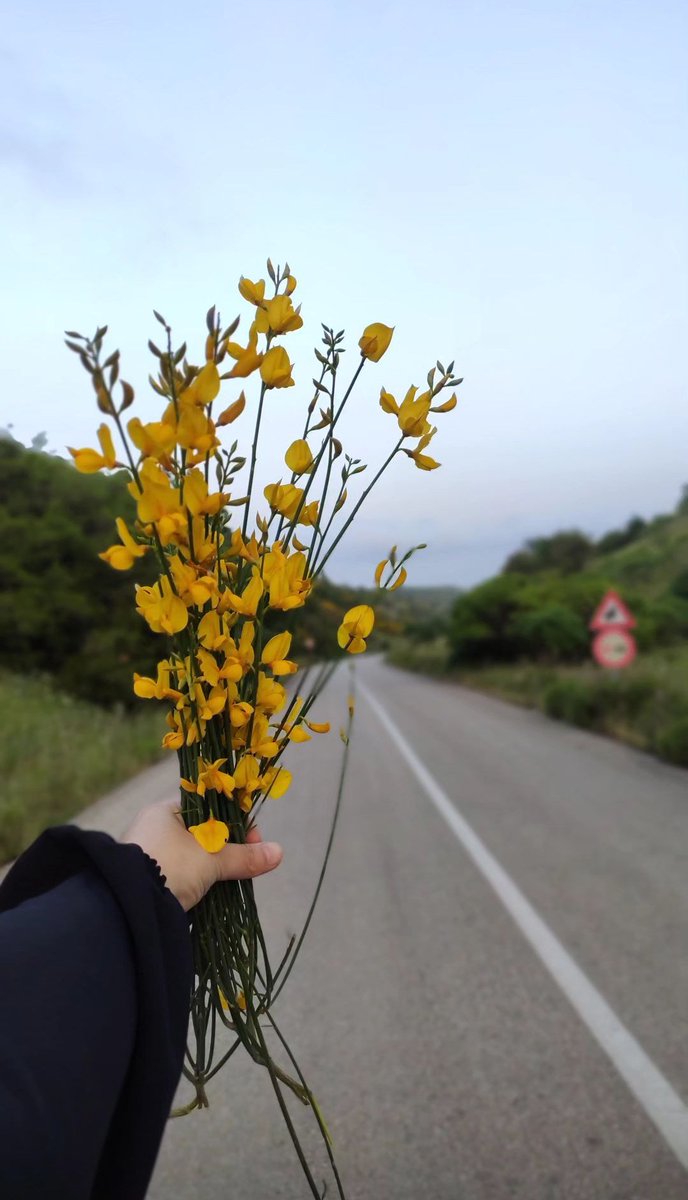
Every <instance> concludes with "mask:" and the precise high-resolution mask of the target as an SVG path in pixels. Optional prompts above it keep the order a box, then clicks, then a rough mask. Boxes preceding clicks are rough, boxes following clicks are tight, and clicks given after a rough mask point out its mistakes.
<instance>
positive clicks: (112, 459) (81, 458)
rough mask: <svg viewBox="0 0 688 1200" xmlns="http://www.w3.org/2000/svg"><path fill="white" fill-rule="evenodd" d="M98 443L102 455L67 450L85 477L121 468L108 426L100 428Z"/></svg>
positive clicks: (69, 448) (93, 452) (93, 451)
mask: <svg viewBox="0 0 688 1200" xmlns="http://www.w3.org/2000/svg"><path fill="white" fill-rule="evenodd" d="M98 441H99V442H100V449H101V450H102V454H99V453H98V451H97V450H89V449H88V448H86V449H83V450H73V449H72V447H71V446H68V447H67V449H68V450H69V453H70V454H71V456H72V458H73V459H74V466H75V467H76V469H77V471H81V473H82V474H83V475H93V474H94V473H95V472H96V471H103V470H108V471H112V470H113V468H114V467H117V466H119V463H118V462H117V457H116V455H115V447H114V445H113V443H112V434H111V433H110V430H109V428H108V426H107V425H100V426H99V427H98Z"/></svg>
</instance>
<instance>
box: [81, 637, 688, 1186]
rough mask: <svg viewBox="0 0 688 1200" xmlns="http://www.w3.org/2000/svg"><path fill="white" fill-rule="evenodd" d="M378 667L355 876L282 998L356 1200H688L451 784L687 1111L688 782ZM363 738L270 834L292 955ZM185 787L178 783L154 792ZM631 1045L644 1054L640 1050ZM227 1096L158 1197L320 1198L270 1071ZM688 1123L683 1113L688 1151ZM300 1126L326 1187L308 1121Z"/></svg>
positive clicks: (361, 784) (187, 1131)
mask: <svg viewBox="0 0 688 1200" xmlns="http://www.w3.org/2000/svg"><path fill="white" fill-rule="evenodd" d="M357 671H358V675H359V679H360V680H361V682H362V684H363V685H364V688H363V689H362V690H363V692H364V694H359V699H358V706H357V716H356V725H355V731H354V745H353V748H352V756H351V765H350V771H349V775H348V781H347V788H346V795H345V803H344V809H343V813H342V818H341V824H340V827H339V830H338V833H337V840H336V843H335V850H334V854H333V859H332V862H331V867H330V874H329V876H328V880H327V882H326V886H325V889H324V893H323V895H322V897H321V901H320V905H319V908H318V910H317V912H316V916H315V919H314V922H313V925H312V928H311V931H310V935H309V940H308V941H307V943H306V945H305V947H304V950H303V953H302V958H301V962H300V965H299V966H298V967H297V968H296V970H295V972H294V974H293V975H292V978H291V981H290V984H289V986H288V987H287V988H286V989H285V992H284V993H283V997H282V998H281V999H280V1001H279V1003H278V1006H277V1009H276V1016H277V1017H278V1018H280V1017H281V1023H282V1026H283V1028H284V1030H285V1032H286V1033H287V1035H288V1037H289V1038H290V1040H291V1042H292V1044H293V1048H294V1050H295V1052H296V1054H297V1057H298V1058H299V1060H300V1062H301V1065H302V1067H303V1068H304V1071H305V1074H306V1075H307V1077H308V1078H309V1081H310V1083H311V1086H312V1087H313V1089H314V1091H315V1093H316V1095H317V1096H318V1098H319V1100H320V1102H321V1105H322V1108H323V1111H324V1113H325V1115H326V1118H327V1120H328V1122H329V1124H330V1127H331V1129H332V1132H333V1135H334V1138H335V1143H336V1150H337V1157H338V1162H339V1164H340V1169H341V1172H342V1175H343V1178H344V1182H345V1185H346V1188H347V1193H348V1196H349V1197H350V1200H373V1198H375V1200H423V1198H425V1197H428V1198H432V1200H464V1198H465V1200H506V1198H507V1197H520V1198H526V1200H686V1198H688V1170H687V1167H688V1141H686V1142H685V1151H686V1153H685V1155H684V1165H681V1162H680V1161H679V1157H680V1155H679V1154H678V1153H677V1152H675V1151H674V1150H672V1149H671V1148H670V1146H669V1144H667V1140H666V1137H665V1136H664V1135H663V1133H662V1132H661V1131H660V1129H659V1128H658V1127H657V1125H656V1124H655V1123H654V1122H653V1120H651V1119H650V1116H648V1111H647V1105H644V1102H643V1097H642V1095H641V1098H640V1099H638V1098H637V1097H636V1096H634V1095H633V1094H632V1093H631V1091H630V1090H629V1087H628V1086H627V1083H626V1082H624V1079H623V1078H622V1074H621V1073H620V1069H619V1065H618V1063H617V1064H616V1065H615V1064H614V1063H613V1062H612V1060H611V1058H610V1057H609V1054H608V1053H606V1052H605V1050H604V1049H602V1048H601V1046H600V1044H599V1043H598V1041H597V1040H596V1039H595V1037H593V1035H592V1033H591V1031H590V1028H589V1025H588V1024H587V1023H586V1019H585V1016H583V1017H581V1015H580V1014H579V1012H577V1011H576V1010H575V1009H574V1007H573V1005H572V1003H571V1000H570V999H569V997H568V995H567V994H566V986H567V985H566V981H565V977H566V972H565V971H564V983H563V984H562V981H561V979H560V980H557V979H556V978H554V977H553V975H552V974H551V972H550V971H549V970H548V969H547V968H546V967H545V965H544V964H543V961H542V959H541V957H539V955H538V953H537V952H536V949H534V948H533V945H532V944H531V943H530V942H529V941H528V940H527V938H526V937H525V936H524V933H523V931H522V929H521V928H519V927H518V926H517V924H516V923H515V921H514V918H513V915H512V913H511V912H510V911H509V910H508V907H507V905H506V904H505V900H504V898H503V897H501V898H500V896H499V895H498V894H497V892H496V891H495V887H494V886H493V884H492V883H490V882H489V881H488V879H487V878H486V876H485V873H484V871H483V870H482V869H481V867H480V864H479V863H476V861H475V859H474V858H473V857H471V856H470V855H469V854H468V853H467V851H466V848H465V846H464V845H463V844H462V843H461V841H460V840H459V839H458V837H457V836H456V831H455V830H453V829H452V828H451V826H450V824H448V822H447V819H446V817H445V816H443V815H442V813H441V812H440V811H439V810H438V808H437V807H436V805H435V804H434V803H433V802H432V799H431V796H430V794H429V790H430V791H432V788H433V787H434V788H435V791H437V792H440V791H441V792H442V793H443V794H444V796H445V800H447V801H448V802H449V804H450V806H451V807H452V810H453V811H458V812H459V813H460V814H461V815H462V817H463V818H465V821H466V822H468V824H469V826H470V829H471V831H472V833H473V834H475V835H477V838H478V839H480V840H481V842H482V844H483V846H484V848H486V852H489V854H491V855H492V856H494V860H496V863H497V867H496V868H495V869H496V870H497V871H498V872H499V870H502V871H503V872H506V874H507V875H508V877H509V881H508V886H511V884H513V885H515V888H516V889H520V892H521V893H522V894H523V896H524V897H525V901H527V902H529V903H530V905H531V906H532V909H533V910H534V911H535V924H536V925H537V921H538V918H540V919H541V920H542V921H544V922H545V923H546V925H547V927H548V930H549V931H550V933H551V934H552V935H553V940H556V943H557V946H558V947H559V948H560V950H561V952H562V953H563V955H564V956H566V953H568V955H570V956H571V957H572V958H573V960H574V966H575V967H577V968H580V971H582V972H583V973H584V976H585V978H586V979H587V981H588V982H589V983H590V984H591V985H593V987H594V988H595V989H597V990H598V992H599V993H600V994H601V997H602V1002H603V1003H604V1002H606V1005H607V1006H609V1009H610V1010H611V1012H612V1016H613V1017H614V1018H618V1021H620V1022H622V1023H623V1026H625V1028H626V1030H627V1031H628V1033H629V1035H631V1039H635V1041H634V1042H633V1045H634V1046H635V1045H636V1044H637V1046H639V1047H640V1048H642V1049H641V1051H640V1053H641V1054H642V1051H644V1054H645V1056H646V1058H645V1059H644V1060H643V1062H641V1063H640V1066H638V1063H637V1062H636V1063H635V1067H636V1068H637V1073H638V1077H639V1079H640V1086H641V1092H642V1089H643V1087H644V1088H645V1090H646V1093H647V1094H648V1095H649V1097H650V1101H652V1095H653V1089H654V1091H655V1093H656V1091H657V1079H658V1078H659V1080H660V1082H664V1083H666V1086H667V1088H669V1090H670V1089H671V1088H673V1089H675V1093H677V1096H676V1097H675V1099H676V1105H677V1106H678V1108H681V1109H682V1105H683V1104H685V1102H686V1101H687V1100H688V1020H687V1013H688V1006H687V999H688V954H687V953H686V948H687V940H688V871H687V870H686V868H687V866H688V863H687V859H688V788H687V784H688V775H686V773H684V772H681V771H679V770H676V769H673V768H670V767H667V766H664V765H662V764H660V763H657V762H655V761H653V760H652V759H650V758H648V757H645V756H643V755H641V754H638V753H635V752H634V751H632V750H629V749H627V748H625V747H622V746H619V745H616V744H614V743H612V742H608V741H605V740H603V739H601V738H597V737H595V736H592V735H587V734H585V733H581V732H579V731H575V730H572V729H569V728H566V727H563V726H560V725H557V724H554V723H551V722H549V721H547V720H546V719H544V718H542V717H541V716H539V715H538V714H534V713H530V712H526V711H521V710H519V709H516V708H512V707H510V706H508V705H504V704H501V703H499V702H498V701H495V700H492V699H489V698H486V697H483V696H480V695H477V694H474V693H471V692H468V691H466V690H463V689H460V688H457V687H455V686H453V685H446V684H439V683H436V682H434V681H430V680H423V679H421V678H417V677H414V676H411V675H407V674H404V673H402V672H398V671H394V670H392V669H390V668H386V667H384V666H383V665H381V664H380V663H379V662H376V661H374V660H371V661H366V662H363V663H361V662H359V663H358V664H357ZM348 686H349V681H348V677H347V671H346V669H342V670H341V671H340V672H339V675H338V676H337V677H335V680H334V682H333V684H332V685H331V687H330V690H329V692H328V694H327V696H326V697H323V700H322V703H321V704H320V706H319V708H318V712H317V716H318V718H319V719H320V718H324V719H327V718H329V719H330V720H332V722H333V725H334V726H335V728H337V727H338V726H339V725H340V724H342V721H343V714H344V709H345V698H346V693H347V690H348ZM365 689H367V694H368V695H370V696H372V697H373V700H374V701H376V702H377V703H378V704H381V705H382V706H383V708H384V713H385V714H386V723H383V721H382V720H381V719H380V714H379V710H378V709H376V708H375V707H374V705H372V704H371V703H370V701H369V700H368V699H367V698H366V694H365ZM390 729H393V730H394V731H396V733H395V734H394V735H392V733H390ZM340 748H341V746H340V743H339V741H338V739H337V737H336V734H334V735H330V736H329V737H327V738H319V739H317V740H315V739H314V741H313V742H312V743H310V744H309V745H307V746H298V747H294V753H293V760H295V761H294V766H295V767H296V769H297V770H298V775H297V777H296V781H295V784H294V785H293V787H292V791H291V792H290V793H288V795H287V796H285V797H284V798H283V799H282V800H280V801H276V802H274V803H273V804H272V805H271V807H270V809H269V812H268V813H267V814H266V817H265V820H264V832H265V833H266V834H267V835H268V836H270V837H271V838H277V839H279V840H281V841H282V842H283V844H284V846H285V850H286V857H285V862H284V864H283V866H282V867H281V868H280V870H279V872H277V873H275V875H274V876H271V877H269V878H267V879H265V880H262V881H260V883H259V885H258V892H259V898H260V903H261V906H262V911H263V914H264V919H265V924H266V927H267V929H268V931H269V938H270V942H271V945H272V946H273V947H274V957H275V958H279V956H280V952H281V950H282V948H283V947H284V945H285V943H286V941H287V939H288V936H289V935H290V934H291V933H292V932H293V931H294V930H295V929H297V928H298V927H299V923H300V920H301V919H302V917H303V915H304V914H305V911H306V909H307V906H308V902H309V899H310V895H311V892H312V889H313V886H314V883H315V879H316V876H317V872H318V868H319V862H320V856H321V853H322V850H323V847H324V843H325V840H326V837H327V831H328V822H329V817H330V813H331V809H332V805H333V802H334V787H335V775H336V767H337V759H338V755H339V751H340ZM297 759H300V763H299V762H298V761H296V760H297ZM424 771H425V772H429V773H430V775H431V776H432V780H431V781H430V783H428V780H427V776H424V775H423V772H424ZM168 778H169V775H168V774H167V772H166V770H161V769H159V768H158V769H156V770H155V771H154V772H152V773H149V774H148V776H147V780H148V789H149V790H150V791H152V792H156V791H160V790H164V788H165V787H166V786H167V779H168ZM137 801H138V795H137V791H136V788H131V787H130V788H129V789H123V790H122V791H121V793H120V796H119V798H118V800H117V801H116V802H115V803H114V804H113V803H112V801H110V802H108V803H107V804H105V805H103V806H101V810H100V812H98V811H96V812H95V814H93V813H91V814H89V820H91V822H92V823H94V824H98V823H100V824H101V825H102V824H103V823H106V824H107V822H110V827H112V822H113V821H115V822H116V821H117V820H120V819H121V817H123V815H124V809H125V808H126V806H127V805H129V806H130V807H131V806H132V805H134V804H135V803H136V802H137ZM468 836H472V834H470V831H469V835H468ZM489 854H488V857H489ZM505 886H506V885H505ZM507 893H508V887H507ZM507 900H508V894H507ZM556 953H557V954H558V953H559V951H558V950H557V951H556ZM555 974H556V972H555ZM610 1037H611V1041H612V1043H613V1048H614V1052H616V1049H618V1052H619V1055H620V1057H621V1060H624V1054H626V1055H627V1053H628V1047H627V1046H626V1043H625V1042H624V1038H623V1037H622V1036H621V1035H620V1034H619V1033H618V1030H615V1029H614V1028H612V1030H611V1034H610ZM632 1054H633V1052H632V1051H631V1057H632ZM648 1063H649V1066H648ZM234 1064H236V1065H234ZM622 1065H623V1063H622ZM631 1065H632V1066H633V1064H631ZM652 1071H655V1072H656V1075H655V1076H652ZM648 1072H649V1075H648ZM180 1096H184V1092H183V1089H182V1091H181V1092H180ZM655 1098H656V1096H655ZM681 1098H682V1099H681ZM210 1099H211V1108H210V1109H209V1110H208V1111H206V1112H203V1113H200V1114H193V1115H191V1116H189V1117H186V1118H183V1119H181V1120H176V1121H173V1122H171V1123H170V1125H169V1127H168V1131H167V1134H166V1137H165V1141H164V1143H163V1149H162V1152H161V1156H160V1160H159V1163H158V1167H157V1170H156V1174H155V1177H154V1181H153V1184H152V1187H151V1191H150V1197H151V1200H169V1198H170V1197H174V1200H192V1197H193V1198H194V1200H211V1198H212V1200H217V1198H220V1197H228V1198H229V1200H233V1198H234V1197H238V1196H244V1197H250V1198H252V1200H268V1198H272V1197H286V1198H290V1200H291V1198H297V1197H303V1196H306V1195H307V1194H308V1192H307V1189H306V1187H305V1184H304V1182H303V1181H302V1179H301V1176H300V1172H299V1168H298V1164H297V1163H296V1162H295V1159H294V1155H293V1152H292V1150H291V1147H290V1143H289V1141H288V1137H287V1135H286V1132H285V1131H284V1129H283V1125H282V1121H281V1117H280V1114H279V1111H278V1110H277V1107H276V1102H275V1100H274V1097H273V1094H272V1091H271V1088H270V1084H269V1080H268V1079H267V1077H266V1076H265V1074H264V1072H263V1071H262V1070H261V1069H260V1068H259V1067H256V1066H255V1065H254V1064H253V1063H250V1062H243V1061H240V1060H239V1056H238V1055H237V1056H235V1058H234V1059H233V1060H232V1064H231V1065H230V1066H229V1067H228V1068H227V1070H226V1071H225V1072H224V1073H223V1074H222V1075H220V1076H219V1077H217V1080H216V1082H215V1086H214V1087H212V1086H211V1091H210ZM664 1099H665V1100H666V1097H665V1098H664ZM661 1102H662V1100H661V1096H660V1099H659V1105H660V1108H661ZM669 1107H671V1104H670V1105H669ZM685 1115H686V1114H685V1110H683V1109H682V1111H678V1112H674V1113H673V1114H669V1118H668V1123H669V1124H671V1120H673V1119H674V1118H676V1121H677V1122H678V1130H679V1132H678V1134H677V1137H678V1139H679V1140H680V1138H681V1137H682V1136H684V1135H685V1131H686V1130H687V1129H688V1125H685V1124H684V1126H682V1125H681V1122H682V1120H683V1118H684V1116H685ZM295 1116H296V1119H297V1120H298V1124H299V1128H300V1129H301V1130H302V1131H303V1137H304V1143H305V1144H306V1145H307V1147H308V1148H309V1151H310V1154H311V1157H312V1158H313V1160H314V1162H315V1163H316V1164H318V1175H319V1176H321V1175H322V1176H323V1177H325V1175H326V1170H325V1166H324V1160H323V1155H322V1152H321V1150H320V1149H319V1145H318V1141H317V1137H315V1136H313V1134H312V1131H311V1129H310V1126H309V1123H308V1115H307V1113H305V1112H302V1111H300V1110H298V1108H297V1110H296V1111H295ZM660 1124H661V1122H660ZM682 1128H683V1134H682V1133H681V1129H682ZM674 1131H675V1130H674ZM328 1194H329V1195H333V1194H334V1191H333V1190H332V1191H330V1192H329V1193H328Z"/></svg>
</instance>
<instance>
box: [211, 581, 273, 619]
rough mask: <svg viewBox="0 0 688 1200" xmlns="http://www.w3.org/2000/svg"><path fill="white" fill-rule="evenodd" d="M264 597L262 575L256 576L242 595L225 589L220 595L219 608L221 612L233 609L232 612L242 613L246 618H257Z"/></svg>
mask: <svg viewBox="0 0 688 1200" xmlns="http://www.w3.org/2000/svg"><path fill="white" fill-rule="evenodd" d="M262 595H263V581H262V579H261V577H260V575H254V576H253V577H252V578H251V579H250V580H249V582H248V583H247V584H246V587H245V588H244V590H243V592H242V593H241V595H238V594H237V593H236V592H233V591H232V590H231V589H230V588H225V590H224V592H222V593H221V595H220V602H219V605H218V608H219V610H220V612H226V611H227V610H228V609H231V610H232V612H237V613H242V614H243V615H244V616H245V617H255V615H256V613H257V611H258V605H259V604H260V601H261V597H262Z"/></svg>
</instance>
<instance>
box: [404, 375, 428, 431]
mask: <svg viewBox="0 0 688 1200" xmlns="http://www.w3.org/2000/svg"><path fill="white" fill-rule="evenodd" d="M417 390H418V389H417V388H415V387H410V388H409V390H408V391H407V393H406V395H405V396H404V399H403V400H402V402H401V404H400V405H399V413H398V417H397V420H398V422H399V428H400V430H401V432H402V433H403V435H404V437H422V435H423V434H424V433H425V432H426V430H427V424H428V413H429V412H430V393H429V392H423V393H422V395H420V396H418V397H417V398H416V391H417Z"/></svg>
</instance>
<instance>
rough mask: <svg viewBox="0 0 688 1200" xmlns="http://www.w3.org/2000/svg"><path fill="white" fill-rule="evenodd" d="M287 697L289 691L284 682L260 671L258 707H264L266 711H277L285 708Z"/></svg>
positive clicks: (257, 696) (257, 695)
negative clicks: (284, 686) (283, 685)
mask: <svg viewBox="0 0 688 1200" xmlns="http://www.w3.org/2000/svg"><path fill="white" fill-rule="evenodd" d="M286 699H287V693H286V692H285V690H284V688H283V687H282V684H281V683H278V682H277V680H276V679H272V678H271V677H270V676H269V675H266V674H265V672H264V671H259V672H258V689H257V692H256V707H257V708H262V709H263V711H264V712H266V713H276V712H279V710H280V709H281V708H284V705H285V702H286Z"/></svg>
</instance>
